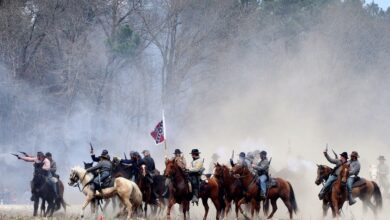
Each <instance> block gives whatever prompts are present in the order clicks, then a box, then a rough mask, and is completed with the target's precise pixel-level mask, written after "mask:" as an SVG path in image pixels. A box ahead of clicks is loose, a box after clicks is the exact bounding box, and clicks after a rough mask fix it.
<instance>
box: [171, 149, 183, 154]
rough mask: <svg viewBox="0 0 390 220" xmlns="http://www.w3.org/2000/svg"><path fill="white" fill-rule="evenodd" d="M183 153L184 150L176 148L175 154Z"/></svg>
mask: <svg viewBox="0 0 390 220" xmlns="http://www.w3.org/2000/svg"><path fill="white" fill-rule="evenodd" d="M181 153H183V152H181V151H180V149H176V150H175V152H174V153H173V154H181Z"/></svg>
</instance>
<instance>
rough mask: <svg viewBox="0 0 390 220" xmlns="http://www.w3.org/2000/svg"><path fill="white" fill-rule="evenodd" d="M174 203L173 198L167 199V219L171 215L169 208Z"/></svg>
mask: <svg viewBox="0 0 390 220" xmlns="http://www.w3.org/2000/svg"><path fill="white" fill-rule="evenodd" d="M175 203H176V201H175V199H174V198H170V199H169V201H168V208H167V218H168V219H169V218H170V217H171V209H172V206H173V205H174V204H175Z"/></svg>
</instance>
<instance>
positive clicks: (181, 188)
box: [164, 160, 192, 219]
mask: <svg viewBox="0 0 390 220" xmlns="http://www.w3.org/2000/svg"><path fill="white" fill-rule="evenodd" d="M164 175H165V177H166V178H169V180H170V183H169V186H168V188H169V199H168V209H167V217H168V218H170V216H171V208H172V206H173V205H174V204H176V203H177V204H180V205H181V207H182V211H183V215H184V219H187V213H189V211H190V200H191V196H192V195H191V192H190V188H189V184H188V181H187V179H186V175H185V173H184V171H183V170H182V169H181V168H180V167H179V166H178V164H177V163H176V162H175V160H166V161H165V171H164Z"/></svg>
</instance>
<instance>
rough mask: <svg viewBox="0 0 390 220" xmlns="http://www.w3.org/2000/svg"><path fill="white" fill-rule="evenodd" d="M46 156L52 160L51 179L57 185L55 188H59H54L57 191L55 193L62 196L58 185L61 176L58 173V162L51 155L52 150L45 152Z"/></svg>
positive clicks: (58, 196)
mask: <svg viewBox="0 0 390 220" xmlns="http://www.w3.org/2000/svg"><path fill="white" fill-rule="evenodd" d="M45 156H46V158H47V159H48V160H49V161H50V172H51V175H52V177H51V181H52V182H53V184H54V185H55V188H56V189H57V190H54V192H55V195H56V198H60V194H59V190H58V189H59V186H58V179H59V176H58V174H56V172H57V163H56V162H55V161H54V160H53V157H52V155H51V153H50V152H47V153H46V154H45Z"/></svg>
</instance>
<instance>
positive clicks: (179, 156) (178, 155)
mask: <svg viewBox="0 0 390 220" xmlns="http://www.w3.org/2000/svg"><path fill="white" fill-rule="evenodd" d="M165 159H166V160H168V157H167V156H165ZM170 160H173V161H175V163H176V164H177V166H178V167H180V168H181V170H182V171H185V170H186V169H187V162H186V158H185V157H184V156H183V152H181V150H180V149H175V152H173V157H171V159H170ZM170 181H171V180H170V178H166V179H165V190H164V192H163V194H162V195H163V196H164V197H165V196H167V195H168V185H169V183H170Z"/></svg>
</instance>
